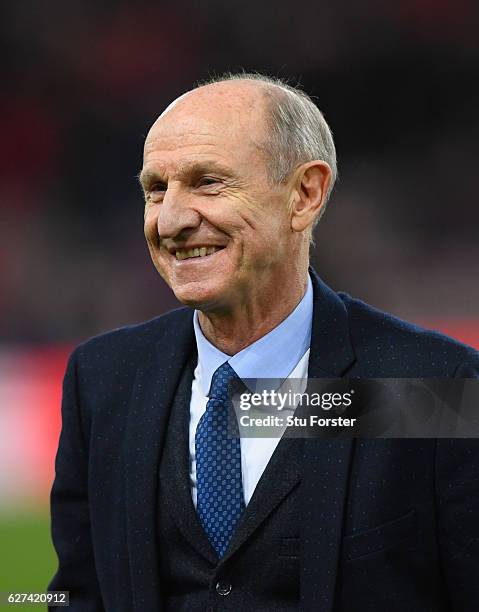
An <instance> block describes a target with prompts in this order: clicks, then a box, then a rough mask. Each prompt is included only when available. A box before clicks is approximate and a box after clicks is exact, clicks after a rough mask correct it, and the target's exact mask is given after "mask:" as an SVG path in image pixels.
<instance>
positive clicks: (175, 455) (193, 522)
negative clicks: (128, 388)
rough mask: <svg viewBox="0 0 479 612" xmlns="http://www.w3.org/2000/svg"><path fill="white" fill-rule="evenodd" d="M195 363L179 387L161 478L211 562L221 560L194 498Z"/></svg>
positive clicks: (188, 534) (167, 499)
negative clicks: (192, 413)
mask: <svg viewBox="0 0 479 612" xmlns="http://www.w3.org/2000/svg"><path fill="white" fill-rule="evenodd" d="M194 365H195V364H194V363H190V364H189V366H188V368H187V369H186V370H185V373H184V375H183V376H182V379H181V382H180V385H179V387H178V389H177V391H176V395H175V400H174V403H173V408H172V410H171V414H170V419H169V423H168V435H167V438H166V443H165V449H164V454H163V456H162V460H161V468H160V478H161V486H162V493H163V499H162V500H161V501H160V503H164V504H165V505H166V508H167V510H168V512H169V514H170V517H171V519H172V520H173V521H174V523H175V524H176V526H177V527H178V529H179V530H180V531H181V533H182V534H183V537H184V538H185V539H186V540H187V541H188V542H189V543H190V545H191V546H192V547H193V548H194V549H196V550H197V552H198V553H199V554H201V555H203V556H204V557H205V558H206V559H207V560H208V561H209V562H210V563H212V564H215V563H216V562H217V556H216V552H215V550H214V549H213V547H212V546H211V544H210V542H209V540H208V537H207V535H206V533H205V531H204V529H203V527H202V526H201V524H200V522H199V519H198V514H197V513H196V510H195V507H194V505H193V500H192V498H191V483H190V478H189V474H190V450H189V420H190V410H189V404H190V399H191V382H192V379H193V373H194Z"/></svg>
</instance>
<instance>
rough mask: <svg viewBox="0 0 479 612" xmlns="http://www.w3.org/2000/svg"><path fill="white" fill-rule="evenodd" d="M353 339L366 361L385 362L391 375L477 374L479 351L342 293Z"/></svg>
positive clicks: (341, 296)
mask: <svg viewBox="0 0 479 612" xmlns="http://www.w3.org/2000/svg"><path fill="white" fill-rule="evenodd" d="M339 297H340V298H341V300H342V301H343V303H344V305H345V307H346V309H347V311H348V316H349V321H350V331H351V336H352V341H353V344H354V346H355V350H356V352H357V353H360V355H361V356H362V358H363V361H365V362H366V363H367V362H370V363H378V362H380V363H382V364H383V368H384V369H385V370H387V371H388V372H391V373H388V376H411V377H417V376H420V377H436V376H446V377H449V376H464V377H466V376H468V375H469V374H470V375H475V376H477V375H478V372H479V352H477V351H476V350H475V349H474V348H472V347H470V346H467V345H466V344H463V343H462V342H459V341H457V340H455V339H453V338H450V337H449V336H446V335H445V334H442V333H440V332H437V331H433V330H430V329H426V328H424V327H420V326H419V325H415V324H413V323H409V322H407V321H404V320H402V319H400V318H398V317H395V316H393V315H391V314H388V313H386V312H382V311H381V310H379V309H377V308H374V307H373V306H370V305H369V304H366V303H365V302H363V301H361V300H358V299H354V298H352V297H350V296H349V295H347V294H345V293H340V294H339Z"/></svg>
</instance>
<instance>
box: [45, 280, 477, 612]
mask: <svg viewBox="0 0 479 612" xmlns="http://www.w3.org/2000/svg"><path fill="white" fill-rule="evenodd" d="M312 277H313V288H314V318H313V333H312V340H311V352H310V360H309V376H310V377H318V378H320V377H326V378H334V377H341V376H350V377H360V378H367V377H372V378H374V377H376V378H380V377H404V378H407V377H430V378H436V377H438V378H442V377H458V378H469V377H477V376H478V375H479V374H478V373H479V354H478V353H477V352H476V351H474V350H473V349H471V348H469V347H466V346H464V345H462V344H460V343H458V342H455V341H454V340H451V339H449V338H447V337H445V336H443V335H440V334H437V333H434V332H430V331H425V330H423V329H420V328H418V327H415V326H412V325H410V324H407V323H405V322H402V321H400V320H398V319H396V318H394V317H391V316H389V315H387V314H384V313H382V312H379V311H377V310H375V309H373V308H371V307H370V306H368V305H366V304H364V303H362V302H360V301H358V300H354V299H352V298H351V297H349V296H347V295H344V294H336V293H335V292H333V291H332V290H331V289H329V288H328V287H327V286H326V285H325V284H324V283H322V282H321V280H320V279H319V278H318V277H317V276H316V275H315V274H314V272H312ZM195 351H196V347H195V341H194V335H193V325H192V311H191V310H189V309H186V308H182V309H179V310H176V311H173V312H171V313H168V314H166V315H164V316H161V317H159V318H156V319H154V320H152V321H149V322H146V323H142V324H140V325H136V326H132V327H126V328H122V329H118V330H115V331H113V332H110V333H107V334H104V335H102V336H99V337H96V338H93V339H92V340H89V341H88V342H86V343H84V344H83V345H81V346H80V347H79V348H77V349H76V350H75V351H74V353H73V354H72V356H71V358H70V361H69V364H68V369H67V373H66V376H65V381H64V395H63V407H62V415H63V426H62V433H61V437H60V444H59V450H58V455H57V460H56V477H55V482H54V485H53V489H52V496H51V507H52V533H53V541H54V545H55V547H56V550H57V553H58V557H59V568H58V572H57V574H56V575H55V577H54V578H53V580H52V582H51V584H50V587H49V588H50V590H68V591H70V598H71V604H70V610H71V611H72V612H80V611H81V612H89V611H92V612H93V611H95V612H100V611H102V610H108V611H109V612H158V611H159V610H161V589H162V585H161V584H160V581H159V578H158V577H159V569H158V546H160V545H161V543H159V542H158V541H157V537H156V521H157V517H156V499H157V484H158V463H159V458H160V453H161V450H162V447H163V443H164V434H165V429H166V423H167V418H168V413H169V409H170V406H171V403H172V400H173V398H174V395H175V390H176V386H177V384H178V380H179V377H180V374H181V372H182V369H183V367H184V365H185V363H186V362H187V360H188V358H190V359H191V356H192V353H194V352H195ZM301 495H302V511H301V515H300V516H299V517H298V520H299V521H300V523H301V525H300V528H301V554H300V564H301V609H303V610H307V611H310V610H311V611H313V610H315V611H316V610H318V611H321V612H352V611H355V612H376V611H377V612H379V611H380V612H384V611H385V610H388V612H392V611H395V610H398V611H399V610H401V612H404V611H405V610H407V611H408V612H416V611H417V612H419V611H421V612H426V611H431V612H432V611H446V610H448V611H454V612H477V610H479V441H476V440H453V439H437V440H422V439H413V440H397V439H396V440H385V439H376V440H345V439H344V440H324V439H323V440H307V441H306V442H305V452H304V463H303V473H302V482H301Z"/></svg>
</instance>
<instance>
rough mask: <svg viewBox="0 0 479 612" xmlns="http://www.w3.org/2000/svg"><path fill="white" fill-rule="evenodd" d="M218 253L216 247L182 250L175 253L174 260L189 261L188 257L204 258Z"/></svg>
mask: <svg viewBox="0 0 479 612" xmlns="http://www.w3.org/2000/svg"><path fill="white" fill-rule="evenodd" d="M216 251H219V248H218V247H214V246H213V247H200V248H196V249H183V250H181V251H180V250H178V251H176V259H178V260H182V259H189V258H190V257H205V256H206V255H212V254H213V253H216Z"/></svg>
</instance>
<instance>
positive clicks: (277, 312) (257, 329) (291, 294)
mask: <svg viewBox="0 0 479 612" xmlns="http://www.w3.org/2000/svg"><path fill="white" fill-rule="evenodd" d="M307 283H308V274H307V270H306V271H305V273H304V274H298V275H297V276H296V277H294V278H292V279H290V281H289V282H286V281H284V282H282V283H281V287H278V286H277V285H276V286H275V287H272V288H271V289H272V292H268V294H265V295H262V296H258V297H257V298H256V299H255V300H249V301H248V300H245V301H244V302H242V303H241V304H239V305H237V307H236V308H235V309H233V310H231V311H224V310H223V311H222V312H217V313H215V312H210V311H207V312H199V314H198V320H199V323H200V326H201V331H202V332H203V334H204V335H205V337H206V338H207V339H208V340H209V341H210V342H211V343H212V344H213V345H214V346H216V347H217V348H218V349H219V350H220V351H222V352H223V353H226V354H227V355H236V353H239V351H241V350H243V349H244V348H246V347H247V346H249V345H250V344H253V343H254V342H256V341H257V340H259V339H260V338H262V337H263V336H265V335H266V334H268V333H269V332H270V331H271V330H272V329H274V328H275V327H277V326H278V325H279V324H280V323H281V322H282V321H284V320H285V319H286V318H287V317H288V316H289V315H290V314H291V313H292V312H293V310H294V309H295V308H296V306H297V305H298V304H299V302H300V301H301V299H302V298H303V296H304V294H305V292H306V287H307ZM281 289H283V290H281Z"/></svg>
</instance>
